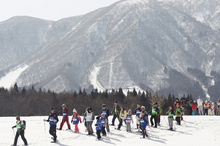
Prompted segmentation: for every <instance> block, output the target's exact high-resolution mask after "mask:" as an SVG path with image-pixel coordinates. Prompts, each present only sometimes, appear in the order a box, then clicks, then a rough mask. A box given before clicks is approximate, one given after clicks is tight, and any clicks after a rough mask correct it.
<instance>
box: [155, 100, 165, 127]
mask: <svg viewBox="0 0 220 146" xmlns="http://www.w3.org/2000/svg"><path fill="white" fill-rule="evenodd" d="M156 105H157V108H158V110H159V112H158V113H157V125H158V126H160V115H161V113H162V111H163V109H162V107H161V106H160V105H158V104H157V102H156Z"/></svg>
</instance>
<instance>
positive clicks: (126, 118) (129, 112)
mask: <svg viewBox="0 0 220 146" xmlns="http://www.w3.org/2000/svg"><path fill="white" fill-rule="evenodd" d="M124 120H126V126H127V132H131V122H132V123H133V119H132V114H131V109H129V110H128V113H127V114H126V115H125V117H124Z"/></svg>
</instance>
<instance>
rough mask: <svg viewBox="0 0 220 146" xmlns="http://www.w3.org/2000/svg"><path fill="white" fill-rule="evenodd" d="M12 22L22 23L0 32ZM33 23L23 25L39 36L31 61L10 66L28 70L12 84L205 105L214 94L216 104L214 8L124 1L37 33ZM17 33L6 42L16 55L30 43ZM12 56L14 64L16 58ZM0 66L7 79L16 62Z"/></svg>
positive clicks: (169, 0)
mask: <svg viewBox="0 0 220 146" xmlns="http://www.w3.org/2000/svg"><path fill="white" fill-rule="evenodd" d="M29 19H30V20H32V19H34V18H29ZM29 19H28V21H30V20H29ZM10 21H15V22H17V21H20V22H27V20H26V21H25V20H23V19H22V18H20V19H19V17H18V20H17V18H16V19H15V18H12V19H11V20H9V21H5V22H1V23H0V28H1V29H0V32H1V30H2V29H3V30H4V27H7V26H9V25H12V24H14V23H15V22H11V23H9V22H10ZM35 21H36V22H35V23H34V22H33V23H28V24H27V25H30V28H32V29H31V30H33V31H36V32H35V33H33V34H34V36H33V37H34V41H33V42H34V43H30V44H29V43H27V44H26V46H28V47H27V48H29V49H30V50H31V53H30V54H27V56H25V55H24V56H23V59H21V60H19V59H17V60H16V61H15V62H16V63H19V67H22V66H28V67H27V69H26V70H25V71H23V72H22V73H21V74H20V76H19V77H18V78H17V79H16V82H18V85H19V86H31V85H32V84H34V85H35V87H37V88H39V87H42V88H45V89H50V90H53V91H56V92H61V91H64V90H65V91H71V90H78V89H79V88H86V89H87V88H89V89H91V88H92V87H93V88H97V89H98V90H105V89H112V88H113V89H118V88H119V87H122V88H123V89H127V88H133V87H137V88H140V89H141V90H146V89H147V90H148V91H149V90H151V91H153V92H158V93H159V94H164V95H168V94H169V93H173V94H175V95H176V96H178V97H180V96H181V95H182V94H186V93H191V94H192V95H193V97H195V98H197V96H202V97H203V98H205V97H209V94H210V93H209V91H212V95H213V97H211V98H217V97H216V96H215V95H217V94H218V92H219V91H218V90H217V89H215V88H217V87H216V85H217V84H218V82H219V80H220V79H219V75H220V71H219V69H220V65H219V56H220V49H219V45H218V44H219V43H220V39H219V38H220V32H219V30H220V28H219V26H220V25H219V24H220V3H219V2H218V1H217V0H209V1H207V0H196V1H195V0H190V1H185V0H124V1H119V2H117V3H115V4H113V5H111V6H109V7H105V8H101V9H98V10H96V11H93V12H91V13H88V14H86V15H82V16H78V17H72V18H66V19H62V20H60V21H57V22H50V21H46V20H44V21H41V23H42V25H36V24H37V23H40V22H39V20H38V19H36V20H35ZM21 24H22V23H21ZM3 26H4V27H3ZM31 26H32V27H31ZM34 26H35V27H34ZM36 26H38V27H39V28H38V27H37V28H36ZM22 28H23V27H22V25H21V26H19V27H18V28H17V29H16V31H11V33H16V32H17V31H18V30H19V31H18V32H20V33H18V34H15V36H16V35H17V36H19V39H15V40H16V41H17V42H12V41H10V39H8V40H6V43H5V44H6V45H5V46H6V47H7V49H10V48H11V47H10V45H13V46H17V48H14V50H19V51H21V49H23V47H22V45H20V43H21V42H22V43H25V42H26V41H25V39H27V38H30V37H29V36H28V35H21V34H22V33H21V32H22ZM5 30H7V31H5V32H4V33H2V32H1V33H2V34H3V35H0V36H4V35H6V34H8V31H9V29H5ZM42 30H43V31H42ZM39 32H41V33H39ZM1 33H0V34H1ZM39 34H41V36H40V35H39ZM26 37H27V38H26ZM35 39H37V40H38V41H35ZM32 40H33V39H32ZM36 42H38V43H37V44H35V43H36ZM7 44H8V45H7ZM0 50H1V51H3V50H4V49H3V48H2V47H0ZM23 51H24V52H25V53H26V50H23ZM6 52H7V53H9V54H11V52H10V51H6ZM13 52H14V51H13ZM21 52H22V51H21ZM1 56H5V55H2V54H1ZM11 56H17V57H19V56H18V54H16V55H13V53H12V55H11ZM1 58H2V57H1ZM5 58H7V57H5ZM6 60H7V59H4V58H3V61H4V62H6ZM8 60H10V61H11V59H8ZM3 61H1V62H3ZM20 61H22V62H20ZM16 63H15V64H16ZM3 64H5V67H4V68H3V67H1V68H3V70H4V72H7V69H8V68H7V67H8V66H9V67H10V66H12V64H13V61H11V64H10V63H9V64H8V63H3ZM210 89H211V90H210ZM213 93H214V94H213Z"/></svg>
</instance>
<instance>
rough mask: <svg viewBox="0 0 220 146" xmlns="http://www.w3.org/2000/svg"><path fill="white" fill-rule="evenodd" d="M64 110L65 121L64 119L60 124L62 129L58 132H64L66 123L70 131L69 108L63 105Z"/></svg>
mask: <svg viewBox="0 0 220 146" xmlns="http://www.w3.org/2000/svg"><path fill="white" fill-rule="evenodd" d="M62 108H63V112H62V114H63V119H62V122H61V124H60V128H59V129H58V130H62V128H63V124H64V123H65V122H66V123H67V126H68V129H69V130H70V124H69V111H68V108H66V105H65V104H63V105H62Z"/></svg>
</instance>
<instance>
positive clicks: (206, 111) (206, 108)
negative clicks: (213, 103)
mask: <svg viewBox="0 0 220 146" xmlns="http://www.w3.org/2000/svg"><path fill="white" fill-rule="evenodd" d="M204 108H205V115H208V101H207V100H206V101H205V104H204Z"/></svg>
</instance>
